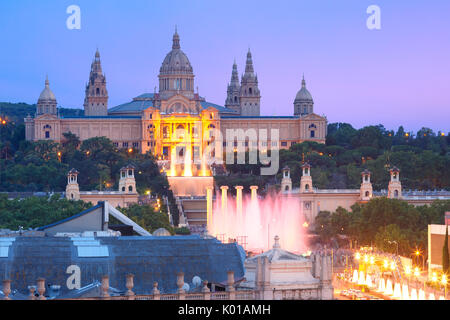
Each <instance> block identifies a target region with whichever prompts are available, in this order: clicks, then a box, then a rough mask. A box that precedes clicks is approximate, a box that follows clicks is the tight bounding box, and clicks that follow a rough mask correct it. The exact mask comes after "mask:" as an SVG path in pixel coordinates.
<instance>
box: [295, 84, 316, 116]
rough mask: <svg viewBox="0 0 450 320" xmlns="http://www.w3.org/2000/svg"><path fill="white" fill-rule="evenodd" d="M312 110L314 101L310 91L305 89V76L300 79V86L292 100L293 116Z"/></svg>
mask: <svg viewBox="0 0 450 320" xmlns="http://www.w3.org/2000/svg"><path fill="white" fill-rule="evenodd" d="M313 112H314V101H313V98H312V95H311V93H309V91H308V90H307V89H306V81H305V76H303V79H302V88H301V89H300V90H299V91H298V92H297V95H296V96H295V100H294V116H306V115H308V114H310V113H313Z"/></svg>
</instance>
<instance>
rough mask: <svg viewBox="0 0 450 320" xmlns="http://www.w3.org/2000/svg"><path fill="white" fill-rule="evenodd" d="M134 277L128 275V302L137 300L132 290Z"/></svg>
mask: <svg viewBox="0 0 450 320" xmlns="http://www.w3.org/2000/svg"><path fill="white" fill-rule="evenodd" d="M133 280H134V275H133V274H131V273H129V274H127V275H126V281H127V282H126V287H127V289H128V290H127V292H126V295H127V296H128V300H134V298H135V294H134V292H133V291H131V289H133V287H134V281H133Z"/></svg>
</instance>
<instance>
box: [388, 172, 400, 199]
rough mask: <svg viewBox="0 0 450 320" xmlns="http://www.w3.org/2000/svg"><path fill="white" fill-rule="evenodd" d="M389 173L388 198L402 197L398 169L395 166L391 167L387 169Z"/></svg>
mask: <svg viewBox="0 0 450 320" xmlns="http://www.w3.org/2000/svg"><path fill="white" fill-rule="evenodd" d="M389 172H390V174H391V181H389V186H388V198H390V199H399V198H401V197H402V184H401V182H400V170H399V169H398V168H397V167H393V168H392V169H391V170H389Z"/></svg>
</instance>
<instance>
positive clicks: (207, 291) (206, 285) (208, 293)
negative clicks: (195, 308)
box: [202, 280, 211, 300]
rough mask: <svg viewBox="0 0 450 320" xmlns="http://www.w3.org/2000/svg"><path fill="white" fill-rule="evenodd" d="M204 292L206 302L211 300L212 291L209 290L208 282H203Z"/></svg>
mask: <svg viewBox="0 0 450 320" xmlns="http://www.w3.org/2000/svg"><path fill="white" fill-rule="evenodd" d="M202 292H203V295H204V297H205V300H211V291H210V290H209V288H208V280H203V288H202Z"/></svg>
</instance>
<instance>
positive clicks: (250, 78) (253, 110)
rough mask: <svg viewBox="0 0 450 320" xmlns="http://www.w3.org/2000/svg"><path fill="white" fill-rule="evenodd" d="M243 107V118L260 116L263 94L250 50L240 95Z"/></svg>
mask: <svg viewBox="0 0 450 320" xmlns="http://www.w3.org/2000/svg"><path fill="white" fill-rule="evenodd" d="M239 100H240V105H241V116H259V115H260V100H261V94H260V92H259V88H258V76H257V75H255V72H254V69H253V60H252V53H251V52H250V49H249V50H248V53H247V62H246V63H245V73H244V75H243V76H242V78H241V88H240V94H239Z"/></svg>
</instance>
